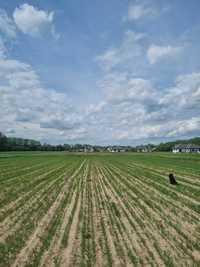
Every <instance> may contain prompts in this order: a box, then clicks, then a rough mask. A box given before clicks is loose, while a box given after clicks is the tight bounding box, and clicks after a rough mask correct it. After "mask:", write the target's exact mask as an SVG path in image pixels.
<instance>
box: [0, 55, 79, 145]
mask: <svg viewBox="0 0 200 267" xmlns="http://www.w3.org/2000/svg"><path fill="white" fill-rule="evenodd" d="M0 77H1V79H0V106H1V109H0V125H1V130H3V131H4V132H7V131H8V132H9V129H13V130H14V131H15V132H16V135H18V136H22V137H23V136H27V135H28V136H30V137H32V138H35V139H39V140H43V139H44V138H48V140H49V142H51V141H54V140H56V139H57V137H58V136H59V135H60V131H61V130H62V135H61V137H60V142H62V140H63V142H64V140H66V139H67V138H70V140H72V139H73V136H74V138H75V137H76V138H78V136H79V134H80V136H83V130H82V131H80V132H79V130H80V128H83V127H82V126H81V127H80V120H81V115H80V114H79V112H78V111H77V110H75V109H74V108H73V107H72V104H71V101H70V99H69V97H68V95H67V94H66V93H61V92H57V91H56V90H54V89H49V88H44V87H43V86H42V84H41V81H40V77H39V76H38V74H37V73H36V72H35V71H34V69H33V68H32V67H31V66H30V65H28V64H25V63H23V62H20V61H16V60H12V59H8V58H3V59H1V60H0ZM73 133H74V135H73Z"/></svg>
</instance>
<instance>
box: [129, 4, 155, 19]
mask: <svg viewBox="0 0 200 267" xmlns="http://www.w3.org/2000/svg"><path fill="white" fill-rule="evenodd" d="M158 14H159V12H158V10H157V9H156V8H155V7H152V6H150V5H147V4H146V3H142V4H141V3H140V4H137V3H136V4H134V3H131V4H130V5H129V8H128V16H127V19H128V20H129V21H137V20H140V19H142V18H153V17H156V16H157V15H158Z"/></svg>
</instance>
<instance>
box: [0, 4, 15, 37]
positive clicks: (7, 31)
mask: <svg viewBox="0 0 200 267" xmlns="http://www.w3.org/2000/svg"><path fill="white" fill-rule="evenodd" d="M0 32H1V33H2V34H3V35H4V36H5V37H6V38H14V37H15V36H16V27H15V24H14V22H13V20H12V19H11V18H9V17H8V15H7V13H6V11H5V10H3V9H0Z"/></svg>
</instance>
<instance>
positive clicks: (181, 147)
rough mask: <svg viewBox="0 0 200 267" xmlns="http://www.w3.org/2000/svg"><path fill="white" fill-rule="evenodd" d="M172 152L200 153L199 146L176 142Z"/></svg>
mask: <svg viewBox="0 0 200 267" xmlns="http://www.w3.org/2000/svg"><path fill="white" fill-rule="evenodd" d="M172 152H173V153H179V152H185V153H200V146H199V145H195V144H178V145H175V146H174V147H173V149H172Z"/></svg>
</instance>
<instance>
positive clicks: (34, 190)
mask: <svg viewBox="0 0 200 267" xmlns="http://www.w3.org/2000/svg"><path fill="white" fill-rule="evenodd" d="M171 169H173V171H174V173H175V175H176V178H177V180H178V183H179V184H178V185H177V186H173V185H169V182H168V173H169V170H171ZM9 266H11V267H17V266H18V267H23V266H24V267H36V266H41V267H42V266H43V267H45V266H47V267H49V266H50V267H51V266H55V267H56V266H60V267H67V266H72V267H73V266H75V267H76V266H81V267H84V266H85V267H86V266H87V267H90V266H106V267H107V266H108V267H109V266H118V267H121V266H122V267H123V266H159V267H160V266H170V267H171V266H177V267H181V266H184V267H185V266H191V267H193V266H197V267H198V266H200V155H191V154H190V155H189V154H185V155H184V154H179V155H174V154H171V153H143V154H142V153H135V154H134V153H133V154H128V153H127V154H126V153H116V154H115V153H113V154H112V153H110V154H103V153H99V154H93V153H91V154H65V153H38V152H35V153H29V152H27V153H4V154H3V153H2V154H0V267H9Z"/></svg>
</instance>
